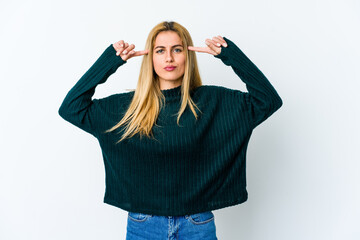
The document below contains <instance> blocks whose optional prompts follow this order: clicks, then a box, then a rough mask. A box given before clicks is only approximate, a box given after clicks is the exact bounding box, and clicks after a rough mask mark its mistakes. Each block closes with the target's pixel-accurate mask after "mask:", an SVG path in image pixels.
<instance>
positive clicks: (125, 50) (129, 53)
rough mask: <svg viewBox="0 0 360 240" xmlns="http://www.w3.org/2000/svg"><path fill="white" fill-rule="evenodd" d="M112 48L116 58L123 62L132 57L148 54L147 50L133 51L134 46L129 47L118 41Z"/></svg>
mask: <svg viewBox="0 0 360 240" xmlns="http://www.w3.org/2000/svg"><path fill="white" fill-rule="evenodd" d="M113 47H114V49H115V50H116V56H119V55H120V57H121V58H122V59H123V60H124V61H126V60H128V59H130V58H132V57H134V56H142V55H145V54H148V53H149V50H143V51H134V50H133V49H134V48H135V45H134V44H131V45H129V44H128V43H126V42H124V41H123V40H120V41H118V42H116V43H113Z"/></svg>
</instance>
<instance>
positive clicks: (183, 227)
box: [126, 211, 217, 240]
mask: <svg viewBox="0 0 360 240" xmlns="http://www.w3.org/2000/svg"><path fill="white" fill-rule="evenodd" d="M175 239H176V240H190V239H191V240H198V239H199V240H200V239H201V240H217V237H216V228H215V218H214V214H213V213H212V212H211V211H208V212H203V213H196V214H192V215H185V216H157V215H150V214H143V213H134V212H128V220H127V232H126V240H175Z"/></svg>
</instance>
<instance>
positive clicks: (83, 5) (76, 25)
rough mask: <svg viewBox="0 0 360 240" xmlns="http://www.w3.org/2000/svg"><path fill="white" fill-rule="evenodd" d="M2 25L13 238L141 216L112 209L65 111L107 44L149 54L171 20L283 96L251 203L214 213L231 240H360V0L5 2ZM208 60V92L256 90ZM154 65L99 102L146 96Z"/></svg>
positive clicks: (257, 159) (263, 128)
mask: <svg viewBox="0 0 360 240" xmlns="http://www.w3.org/2000/svg"><path fill="white" fill-rule="evenodd" d="M0 20H1V21H0V36H1V38H0V39H1V44H0V48H1V49H0V50H1V54H0V66H1V68H0V69H1V70H0V80H1V94H0V104H1V109H0V114H1V118H0V121H1V124H0V129H1V133H0V137H1V138H0V140H1V142H0V147H1V151H0V239H3V240H10V239H11V240H12V239H27V240H48V239H52V240H53V239H54V240H58V239H61V240H63V239H66V240H72V239H74V240H75V239H76V240H78V239H87V240H92V239H108V240H110V239H114V240H115V239H125V234H126V223H127V212H126V211H124V210H122V209H119V208H116V207H113V206H110V205H107V204H104V203H103V202H102V201H103V196H104V191H105V171H104V166H103V162H102V155H101V149H100V146H99V144H98V142H97V140H96V139H95V138H94V137H92V136H91V135H89V134H88V133H86V132H84V131H82V130H81V129H78V128H77V127H75V126H73V125H71V124H70V123H68V122H66V121H64V120H63V119H62V118H61V117H60V116H59V115H58V109H59V107H60V105H61V103H62V101H63V99H64V98H65V95H66V94H67V92H68V91H69V90H70V89H71V88H72V87H73V85H75V83H76V82H77V81H78V80H79V79H80V78H81V76H82V75H83V74H84V73H85V72H86V71H87V70H88V69H89V68H90V66H91V65H92V64H93V63H94V62H95V61H96V59H97V58H98V57H99V56H100V55H101V54H102V52H103V51H104V50H105V49H106V47H108V46H109V45H110V44H112V43H114V42H116V41H119V40H121V39H124V40H125V41H128V42H129V43H133V44H135V46H136V48H135V49H136V50H142V49H143V47H144V46H145V40H146V38H147V35H148V33H149V31H150V30H151V28H152V27H154V26H155V25H156V24H158V23H159V22H161V21H163V20H173V21H177V22H179V23H180V24H182V25H183V26H185V27H186V28H187V29H188V30H189V32H190V33H191V35H192V37H193V41H194V45H197V46H205V39H206V38H212V37H213V36H215V35H221V36H225V37H227V38H228V39H230V40H232V41H233V42H234V43H236V44H237V46H238V47H239V48H240V49H242V50H243V51H244V53H245V54H246V55H247V56H248V57H249V58H250V59H251V60H252V61H253V62H254V63H255V64H256V65H257V67H258V68H259V69H260V70H261V71H262V72H263V73H264V74H265V75H266V76H267V77H268V79H269V80H270V82H271V83H272V84H273V86H274V87H275V89H276V90H277V91H278V93H279V95H280V96H281V98H282V99H283V103H284V104H283V106H282V108H281V109H279V110H278V111H277V112H276V113H275V114H274V115H272V116H271V117H270V118H269V119H268V120H267V121H265V122H264V123H263V124H261V125H260V126H258V127H257V128H256V129H255V130H254V132H253V135H252V138H251V140H250V143H249V148H248V152H247V185H248V192H249V199H248V201H247V202H245V203H243V204H240V205H236V206H233V207H229V208H223V209H219V210H215V211H214V214H215V223H216V229H217V235H218V238H219V239H221V240H223V239H224V240H234V239H235V240H237V239H239V240H240V239H246V240H268V239H269V240H270V239H271V240H289V239H291V240H308V239H314V240H315V239H316V240H319V239H326V240H332V239H341V240H343V239H349V240H350V239H351V240H355V239H360V230H359V228H358V227H359V222H360V207H359V203H360V189H359V185H358V184H359V182H360V176H359V168H360V164H359V160H360V153H359V148H360V141H359V134H360V131H359V120H360V114H359V103H360V97H359V96H360V94H359V86H360V84H359V80H360V76H359V75H360V74H359V67H360V60H359V59H360V47H359V43H360V33H359V29H360V3H359V1H356V0H341V1H340V0H339V1H331V0H301V1H288V0H271V1H270V0H269V1H265V0H262V1H261V0H252V1H194V0H193V1H184V0H183V1H177V2H176V1H134V0H133V1H109V0H107V1H89V0H86V1H85V0H83V1H69V0H66V1H65V0H62V1H45V0H43V1H41V0H34V1H24V0H23V1H6V2H5V1H2V2H1V3H0ZM197 56H198V61H199V65H200V66H199V67H200V73H201V77H202V79H203V84H205V85H221V86H225V87H229V88H234V89H240V90H246V88H245V84H244V83H243V82H242V81H241V80H240V79H239V78H238V77H237V75H236V74H235V73H234V72H233V71H232V69H231V68H230V67H228V66H226V65H224V64H223V63H222V62H221V61H220V60H219V59H216V58H214V57H213V56H212V55H209V54H205V53H197ZM140 63H141V58H140V57H138V58H132V59H130V60H129V61H128V63H127V64H126V65H124V66H123V67H121V69H118V71H117V72H116V73H114V74H113V75H112V76H110V78H109V79H108V81H107V82H106V83H104V84H101V85H99V86H98V87H97V88H96V92H95V95H94V98H101V97H106V96H109V95H111V94H114V93H119V92H125V91H126V90H125V89H127V88H135V87H136V83H137V79H138V73H139V68H140Z"/></svg>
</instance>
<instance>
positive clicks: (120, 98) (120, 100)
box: [93, 91, 135, 109]
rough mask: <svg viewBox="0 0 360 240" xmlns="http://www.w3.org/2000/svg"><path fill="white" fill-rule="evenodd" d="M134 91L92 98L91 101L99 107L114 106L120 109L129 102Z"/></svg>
mask: <svg viewBox="0 0 360 240" xmlns="http://www.w3.org/2000/svg"><path fill="white" fill-rule="evenodd" d="M134 93H135V91H129V92H123V93H116V94H113V95H110V96H107V97H104V98H100V99H93V102H94V103H95V104H96V105H98V107H99V108H102V109H104V108H109V107H111V108H114V109H121V108H123V107H125V106H127V105H129V104H130V101H131V100H132V97H133V96H134Z"/></svg>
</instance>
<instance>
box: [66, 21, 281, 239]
mask: <svg viewBox="0 0 360 240" xmlns="http://www.w3.org/2000/svg"><path fill="white" fill-rule="evenodd" d="M205 43H206V46H204V47H194V46H193V42H192V39H191V36H190V34H189V32H188V31H187V30H186V28H185V27H183V26H182V25H180V24H179V23H176V22H167V21H164V22H161V23H159V24H158V25H156V26H155V27H154V28H153V29H152V30H151V31H150V33H149V35H148V38H147V41H146V45H145V49H144V50H141V51H137V50H135V46H134V44H129V43H128V42H126V41H124V40H120V41H118V42H116V43H114V44H111V45H110V46H108V47H107V48H106V50H105V51H104V52H103V54H102V55H101V56H100V57H99V59H98V60H97V61H96V62H95V63H94V64H93V65H92V66H91V68H90V69H89V70H88V71H87V72H86V73H85V74H84V75H83V76H82V77H81V79H80V80H79V81H78V82H77V83H76V84H75V86H74V87H73V88H72V89H71V90H70V91H69V93H68V94H67V95H66V97H65V99H64V101H63V103H62V105H61V107H60V109H59V114H60V116H61V117H62V118H64V119H65V120H66V121H68V122H70V123H72V124H74V125H75V126H77V127H79V128H81V129H82V130H84V131H86V132H88V133H90V134H91V135H93V136H94V137H95V138H97V140H98V141H99V144H100V147H101V150H102V153H103V161H104V164H105V172H106V191H105V196H104V202H105V203H107V204H110V205H112V206H115V207H118V208H121V209H123V210H126V211H128V221H127V234H126V239H128V240H130V239H152V240H156V239H159V240H160V239H161V240H165V239H180V240H185V239H192V240H194V239H202V240H204V239H212V240H213V239H217V237H216V230H215V219H214V214H213V212H212V211H213V210H216V209H221V208H225V207H230V206H234V205H237V204H240V203H243V202H245V201H246V200H247V197H248V194H247V190H246V149H247V145H248V142H249V139H250V136H251V133H252V131H253V129H254V128H255V127H256V126H258V125H259V124H260V123H262V122H263V121H264V120H266V119H267V118H268V117H269V116H270V115H272V114H273V113H274V112H275V111H276V110H277V109H279V108H280V107H281V106H282V100H281V98H280V97H279V95H278V94H277V92H276V90H275V89H274V87H273V86H272V85H271V84H270V82H269V81H268V79H267V78H266V77H265V76H264V74H262V72H261V71H260V70H259V69H258V68H257V67H256V66H255V65H254V64H253V63H252V62H251V60H250V59H249V58H248V57H247V56H246V55H245V54H244V53H243V52H242V51H241V50H240V49H239V48H238V47H237V46H236V45H235V44H234V43H233V42H232V41H231V40H229V39H227V38H226V37H221V36H214V37H213V38H212V39H206V41H205ZM196 52H200V53H204V54H209V56H211V55H212V56H214V57H216V58H218V59H219V60H221V62H222V63H223V64H226V65H228V66H230V67H231V68H232V69H233V70H234V72H235V73H236V74H237V76H238V77H239V79H241V80H242V81H243V82H244V83H245V84H246V87H247V90H248V92H242V91H240V90H237V89H229V88H225V87H222V86H215V85H203V84H202V81H201V78H200V74H199V69H198V64H197V60H196ZM133 57H142V64H141V70H140V75H139V78H138V82H137V86H136V89H135V90H134V91H129V92H125V93H118V94H114V95H111V96H108V97H105V98H101V99H92V96H93V95H94V92H95V88H96V86H97V85H98V84H102V83H104V82H105V81H106V80H107V79H108V77H109V76H110V75H111V74H113V73H114V72H115V71H116V70H117V69H118V68H119V67H120V66H122V65H124V64H126V62H127V61H128V60H129V59H131V58H133ZM215 77H216V78H218V81H219V82H220V83H221V81H222V80H223V79H222V78H221V74H220V73H218V74H217V75H216V76H214V78H215ZM121 81H126V79H122V80H121ZM239 84H240V81H239Z"/></svg>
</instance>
